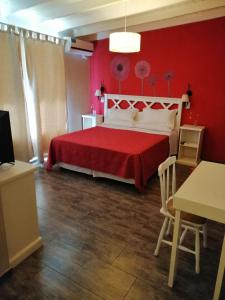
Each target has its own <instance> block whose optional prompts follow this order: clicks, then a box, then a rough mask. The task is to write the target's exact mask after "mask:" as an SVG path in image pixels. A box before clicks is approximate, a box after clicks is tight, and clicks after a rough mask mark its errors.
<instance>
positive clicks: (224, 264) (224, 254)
mask: <svg viewBox="0 0 225 300" xmlns="http://www.w3.org/2000/svg"><path fill="white" fill-rule="evenodd" d="M224 268H225V234H224V238H223V246H222V250H221V255H220V263H219V268H218V273H217V277H216V286H215V290H214V295H213V300H218V299H219V297H220V290H221V285H222V281H223V274H224Z"/></svg>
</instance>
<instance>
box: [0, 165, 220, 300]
mask: <svg viewBox="0 0 225 300" xmlns="http://www.w3.org/2000/svg"><path fill="white" fill-rule="evenodd" d="M189 174H190V169H189V168H188V167H184V166H178V174H177V181H178V185H180V184H181V183H182V182H183V181H184V180H185V179H186V178H187V176H188V175H189ZM36 192H37V206H38V217H39V225H40V231H41V235H42V237H43V240H44V246H43V247H42V248H41V249H39V250H38V251H36V252H35V253H34V254H33V255H32V256H30V257H29V258H28V259H26V260H25V261H24V262H23V263H21V264H20V265H19V266H18V267H16V268H15V269H14V270H13V271H12V272H10V273H9V274H7V275H6V276H4V277H3V278H1V279H0V299H1V300H2V299H78V300H83V299H87V300H97V299H107V300H120V299H125V300H152V299H155V300H156V299H158V300H159V299H166V300H168V299H171V300H176V299H191V300H193V299H196V300H197V299H204V300H207V299H212V295H213V289H214V283H215V277H216V273H217V267H218V261H219V255H220V249H221V245H222V238H223V234H224V226H223V225H221V224H216V223H213V222H209V226H208V227H209V230H208V231H209V232H208V248H207V249H201V273H200V274H199V275H196V274H195V271H194V257H193V256H192V255H190V254H188V253H183V252H181V253H180V256H179V262H178V270H177V282H176V284H175V286H174V288H173V289H170V288H169V287H168V286H167V280H168V270H169V260H170V250H171V249H170V247H169V246H167V245H163V246H162V248H161V250H160V254H159V257H154V255H153V252H154V248H155V246H156V241H157V238H158V234H159V230H160V228H161V225H162V221H163V217H162V216H161V214H160V213H159V209H160V196H159V195H160V194H159V193H160V190H159V181H158V177H157V176H153V177H152V178H151V179H150V181H149V183H148V187H147V190H146V192H145V193H144V194H140V193H139V192H138V191H137V190H135V188H134V187H133V186H130V185H128V184H123V183H118V182H115V181H110V180H107V179H99V178H96V179H94V178H92V177H89V176H87V175H83V174H79V173H73V172H70V171H65V170H55V171H54V172H46V171H45V170H42V169H40V170H39V171H38V172H37V173H36ZM15 209H16V208H15ZM186 243H188V244H189V245H191V244H193V236H192V235H191V234H190V235H188V236H187V239H186ZM221 299H225V287H224V284H223V290H222V295H221Z"/></svg>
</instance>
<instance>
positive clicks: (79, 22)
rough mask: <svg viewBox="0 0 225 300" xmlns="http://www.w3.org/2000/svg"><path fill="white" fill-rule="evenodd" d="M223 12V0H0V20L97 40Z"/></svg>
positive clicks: (61, 34)
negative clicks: (116, 32)
mask: <svg viewBox="0 0 225 300" xmlns="http://www.w3.org/2000/svg"><path fill="white" fill-rule="evenodd" d="M125 15H126V23H127V30H130V31H136V32H140V31H147V30H151V29H157V28H162V27H169V26H174V25H178V24H184V23H190V22H196V21H200V20H205V19H211V18H217V17H221V16H225V0H64V1H62V0H0V22H3V23H7V24H12V25H16V26H19V27H23V28H27V29H31V30H34V31H37V32H41V33H46V34H50V35H54V36H72V37H81V38H82V39H85V40H89V41H91V40H96V39H102V38H106V37H108V35H109V33H110V32H113V31H118V30H124V24H125Z"/></svg>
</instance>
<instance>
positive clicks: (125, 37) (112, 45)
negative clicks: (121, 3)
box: [109, 2, 141, 53]
mask: <svg viewBox="0 0 225 300" xmlns="http://www.w3.org/2000/svg"><path fill="white" fill-rule="evenodd" d="M125 4H126V2H125ZM125 8H126V7H125ZM140 48H141V35H140V34H139V33H136V32H128V31H127V18H126V9H125V26H124V31H122V32H113V33H110V35H109V51H111V52H119V53H133V52H139V51H140Z"/></svg>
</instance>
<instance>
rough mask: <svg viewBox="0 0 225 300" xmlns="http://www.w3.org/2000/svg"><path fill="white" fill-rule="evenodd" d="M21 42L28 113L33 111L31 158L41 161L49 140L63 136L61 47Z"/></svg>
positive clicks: (63, 92) (36, 41) (63, 81)
mask: <svg viewBox="0 0 225 300" xmlns="http://www.w3.org/2000/svg"><path fill="white" fill-rule="evenodd" d="M21 41H22V53H24V57H23V59H22V61H23V71H24V85H25V88H26V98H27V103H28V111H30V112H31V111H33V115H32V120H30V124H31V127H32V128H33V132H32V135H31V136H32V142H33V146H34V152H35V153H34V154H35V156H37V157H38V160H39V161H43V159H44V156H45V154H46V153H47V152H48V147H49V143H50V140H51V139H52V138H53V137H54V136H57V135H60V134H63V133H65V132H66V124H67V115H66V87H65V68H64V47H63V45H62V44H61V43H59V44H56V43H53V42H50V41H42V40H39V39H32V38H28V39H27V38H24V39H22V40H21ZM29 116H31V114H30V113H29ZM32 121H33V123H35V124H36V128H35V124H34V126H32Z"/></svg>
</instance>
